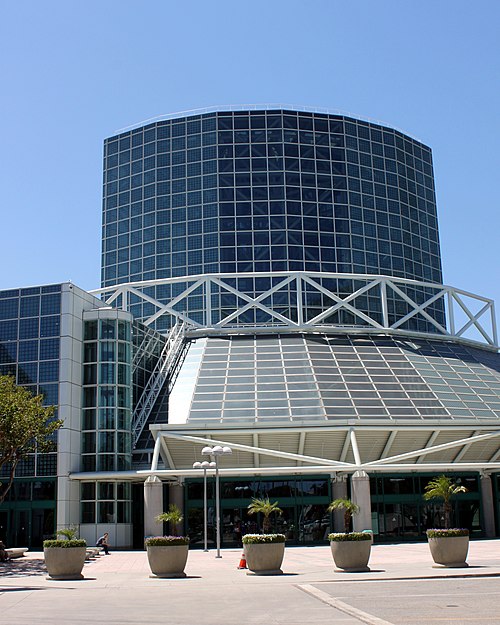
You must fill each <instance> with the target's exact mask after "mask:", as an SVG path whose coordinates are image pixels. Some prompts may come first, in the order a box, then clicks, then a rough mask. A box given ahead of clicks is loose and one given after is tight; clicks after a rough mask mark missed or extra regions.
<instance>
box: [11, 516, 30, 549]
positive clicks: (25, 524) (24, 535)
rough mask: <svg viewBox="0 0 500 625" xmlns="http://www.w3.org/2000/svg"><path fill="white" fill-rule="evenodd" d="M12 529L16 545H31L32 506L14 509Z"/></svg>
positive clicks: (14, 544)
mask: <svg viewBox="0 0 500 625" xmlns="http://www.w3.org/2000/svg"><path fill="white" fill-rule="evenodd" d="M12 530H13V531H12V535H13V541H14V542H13V546H14V547H28V546H30V542H31V541H30V536H31V508H21V509H16V510H14V526H13V528H12Z"/></svg>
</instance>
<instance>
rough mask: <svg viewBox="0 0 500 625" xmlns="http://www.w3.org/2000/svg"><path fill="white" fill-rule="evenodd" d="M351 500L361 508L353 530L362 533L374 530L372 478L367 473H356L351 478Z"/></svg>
mask: <svg viewBox="0 0 500 625" xmlns="http://www.w3.org/2000/svg"><path fill="white" fill-rule="evenodd" d="M351 499H352V501H353V502H354V503H356V504H358V506H359V514H355V515H354V517H353V530H354V531H355V532H361V531H363V530H371V529H372V506H371V499H370V478H369V476H368V474H367V473H366V472H365V471H356V473H354V475H353V476H352V478H351Z"/></svg>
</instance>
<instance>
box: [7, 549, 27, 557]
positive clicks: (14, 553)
mask: <svg viewBox="0 0 500 625" xmlns="http://www.w3.org/2000/svg"><path fill="white" fill-rule="evenodd" d="M27 551H28V547H10V548H8V549H6V550H5V553H6V554H7V555H8V556H9V559H10V560H13V559H14V558H22V557H23V556H24V554H25V553H26V552H27Z"/></svg>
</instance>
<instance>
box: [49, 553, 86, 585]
mask: <svg viewBox="0 0 500 625" xmlns="http://www.w3.org/2000/svg"><path fill="white" fill-rule="evenodd" d="M86 553H87V548H86V547H66V548H65V547H45V548H44V550H43V557H44V559H45V566H46V567H47V571H48V573H49V576H48V577H47V579H61V580H68V579H84V577H83V575H82V569H83V565H84V564H85V554H86Z"/></svg>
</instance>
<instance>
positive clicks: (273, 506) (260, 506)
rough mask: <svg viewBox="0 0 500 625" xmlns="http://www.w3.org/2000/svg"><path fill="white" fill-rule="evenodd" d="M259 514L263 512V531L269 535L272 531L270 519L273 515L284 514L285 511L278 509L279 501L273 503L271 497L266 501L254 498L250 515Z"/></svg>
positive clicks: (250, 505) (249, 507) (250, 506)
mask: <svg viewBox="0 0 500 625" xmlns="http://www.w3.org/2000/svg"><path fill="white" fill-rule="evenodd" d="M259 512H262V514H263V515H264V521H263V522H262V531H263V532H264V534H268V533H269V531H270V529H271V519H270V518H269V517H270V516H271V514H283V510H282V509H281V508H278V502H277V501H273V503H271V502H270V501H269V497H266V499H257V498H256V497H253V498H252V503H251V504H249V506H248V514H258V513H259Z"/></svg>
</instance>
